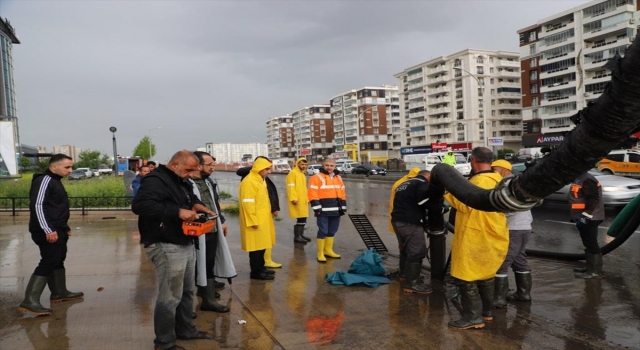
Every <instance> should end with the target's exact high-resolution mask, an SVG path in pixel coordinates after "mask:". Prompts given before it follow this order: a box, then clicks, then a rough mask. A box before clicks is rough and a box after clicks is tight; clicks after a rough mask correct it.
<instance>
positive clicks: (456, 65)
mask: <svg viewBox="0 0 640 350" xmlns="http://www.w3.org/2000/svg"><path fill="white" fill-rule="evenodd" d="M461 65H462V61H460V59H456V60H455V61H454V63H453V66H454V67H460V66H461Z"/></svg>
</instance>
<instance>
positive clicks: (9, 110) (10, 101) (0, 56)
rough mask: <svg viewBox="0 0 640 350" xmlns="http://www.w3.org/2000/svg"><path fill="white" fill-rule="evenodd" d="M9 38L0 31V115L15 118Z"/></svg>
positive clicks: (14, 96)
mask: <svg viewBox="0 0 640 350" xmlns="http://www.w3.org/2000/svg"><path fill="white" fill-rule="evenodd" d="M12 45H13V44H12V43H11V40H10V39H9V38H8V37H7V36H5V35H4V34H3V33H1V32H0V65H1V67H2V95H3V97H4V98H3V101H2V102H3V103H2V105H0V115H2V116H5V117H9V118H16V117H17V116H18V113H17V107H16V94H15V89H14V84H13V58H12V56H11V48H12Z"/></svg>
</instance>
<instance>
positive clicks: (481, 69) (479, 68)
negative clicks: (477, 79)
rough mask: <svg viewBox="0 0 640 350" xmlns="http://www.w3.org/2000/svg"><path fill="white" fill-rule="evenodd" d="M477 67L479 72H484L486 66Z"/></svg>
mask: <svg viewBox="0 0 640 350" xmlns="http://www.w3.org/2000/svg"><path fill="white" fill-rule="evenodd" d="M476 69H477V70H478V74H484V67H481V66H477V67H476Z"/></svg>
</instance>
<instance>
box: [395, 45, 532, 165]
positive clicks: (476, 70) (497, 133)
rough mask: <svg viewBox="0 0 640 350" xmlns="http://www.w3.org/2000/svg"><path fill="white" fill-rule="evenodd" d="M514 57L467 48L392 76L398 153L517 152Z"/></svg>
mask: <svg viewBox="0 0 640 350" xmlns="http://www.w3.org/2000/svg"><path fill="white" fill-rule="evenodd" d="M518 59H519V53H518V52H511V51H489V50H476V49H467V50H463V51H460V52H457V53H454V54H452V55H448V56H440V57H437V58H434V59H432V60H429V61H426V62H423V63H420V64H418V65H415V66H413V67H409V68H407V69H405V70H404V71H403V72H400V73H398V74H395V75H394V77H396V78H397V79H398V85H399V86H400V106H401V108H400V121H401V123H400V127H398V129H399V130H398V132H399V133H400V135H401V138H402V145H403V146H404V147H402V149H401V153H402V155H405V154H421V153H429V152H435V151H440V150H444V149H453V150H456V151H461V152H468V151H470V150H471V149H473V148H474V147H477V146H489V147H492V146H493V145H495V146H496V147H497V148H511V149H517V148H519V147H520V142H521V137H522V115H521V90H520V89H521V87H520V72H519V69H520V66H519V62H518ZM490 141H491V142H490Z"/></svg>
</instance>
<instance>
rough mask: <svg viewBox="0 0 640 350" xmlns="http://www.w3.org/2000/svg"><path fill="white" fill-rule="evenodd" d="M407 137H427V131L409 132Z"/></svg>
mask: <svg viewBox="0 0 640 350" xmlns="http://www.w3.org/2000/svg"><path fill="white" fill-rule="evenodd" d="M409 135H410V136H411V137H415V136H424V135H427V131H426V130H417V131H410V132H409Z"/></svg>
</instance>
